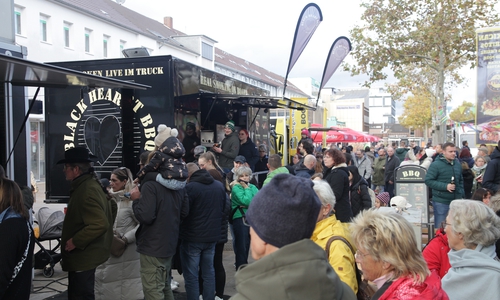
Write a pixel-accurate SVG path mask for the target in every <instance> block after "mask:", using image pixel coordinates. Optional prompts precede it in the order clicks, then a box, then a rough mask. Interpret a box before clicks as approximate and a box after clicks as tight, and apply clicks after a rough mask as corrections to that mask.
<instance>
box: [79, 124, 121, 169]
mask: <svg viewBox="0 0 500 300" xmlns="http://www.w3.org/2000/svg"><path fill="white" fill-rule="evenodd" d="M121 132H122V131H121V127H120V122H119V121H118V119H117V118H116V117H115V116H106V117H104V118H103V119H102V120H100V119H98V118H96V117H94V116H91V117H89V118H88V119H87V120H86V121H85V125H84V127H83V135H84V137H85V144H87V147H88V149H89V150H90V152H92V154H94V155H95V156H97V157H98V161H97V162H98V163H99V164H100V165H101V166H102V165H104V164H105V163H106V161H107V160H108V159H109V157H110V156H111V155H112V154H113V152H115V150H116V148H117V147H118V145H119V144H120V142H121V137H122V133H121Z"/></svg>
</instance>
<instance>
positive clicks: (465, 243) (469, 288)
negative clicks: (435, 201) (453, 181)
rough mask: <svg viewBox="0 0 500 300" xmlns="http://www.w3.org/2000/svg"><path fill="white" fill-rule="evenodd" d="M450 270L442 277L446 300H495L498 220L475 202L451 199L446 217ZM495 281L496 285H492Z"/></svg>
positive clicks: (499, 274) (499, 292)
mask: <svg viewBox="0 0 500 300" xmlns="http://www.w3.org/2000/svg"><path fill="white" fill-rule="evenodd" d="M445 231H446V236H447V237H448V244H449V245H450V248H451V250H450V252H448V257H449V258H450V264H451V268H450V270H449V271H448V273H447V274H446V275H445V276H444V277H443V281H442V283H443V289H444V290H445V291H446V292H447V293H448V295H449V296H450V299H477V297H478V296H479V295H481V299H498V297H499V296H500V285H499V284H498V283H499V282H500V262H499V260H498V257H497V255H496V253H495V242H496V240H498V239H499V238H500V217H498V216H497V215H496V214H495V212H494V211H493V210H492V209H491V208H489V207H488V206H487V205H485V204H484V203H482V202H479V201H472V200H454V201H452V202H451V204H450V210H449V212H448V216H447V217H446V228H445ZM495 282H496V283H495Z"/></svg>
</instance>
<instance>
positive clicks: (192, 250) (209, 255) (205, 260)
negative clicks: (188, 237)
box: [181, 241, 215, 300]
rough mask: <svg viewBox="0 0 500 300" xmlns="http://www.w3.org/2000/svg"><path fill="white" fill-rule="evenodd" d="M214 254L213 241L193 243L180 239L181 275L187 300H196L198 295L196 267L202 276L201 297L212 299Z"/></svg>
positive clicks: (213, 294) (213, 292)
mask: <svg viewBox="0 0 500 300" xmlns="http://www.w3.org/2000/svg"><path fill="white" fill-rule="evenodd" d="M214 255H215V242H213V243H195V242H187V241H182V243H181V262H182V272H183V273H182V275H183V276H184V283H185V287H186V295H187V300H198V299H199V297H200V288H199V286H198V284H199V283H198V268H200V269H201V273H202V277H203V299H204V300H205V299H206V300H214V298H215V271H214Z"/></svg>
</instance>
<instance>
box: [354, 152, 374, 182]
mask: <svg viewBox="0 0 500 300" xmlns="http://www.w3.org/2000/svg"><path fill="white" fill-rule="evenodd" d="M353 162H354V165H355V166H356V167H357V168H358V171H359V175H361V177H363V178H364V179H366V180H368V179H370V177H371V176H372V163H373V162H372V161H371V160H370V159H369V158H368V157H367V156H366V155H363V157H362V158H361V159H360V160H358V158H357V157H354V159H353Z"/></svg>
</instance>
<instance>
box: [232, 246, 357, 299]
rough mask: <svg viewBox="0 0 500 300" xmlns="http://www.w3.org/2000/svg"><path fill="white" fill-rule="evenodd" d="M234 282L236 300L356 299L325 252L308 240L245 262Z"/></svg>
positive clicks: (234, 297)
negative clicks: (254, 260)
mask: <svg viewBox="0 0 500 300" xmlns="http://www.w3.org/2000/svg"><path fill="white" fill-rule="evenodd" d="M235 281H236V291H237V294H236V295H234V296H233V297H231V299H233V300H243V299H247V300H250V299H259V300H276V299H280V300H299V299H300V300H302V299H308V300H319V299H332V300H341V299H342V300H355V299H356V296H355V295H354V292H353V291H352V290H351V288H349V286H347V285H346V284H345V283H343V282H342V281H341V280H340V279H339V277H338V275H337V274H336V273H335V271H334V270H333V269H332V267H331V266H330V264H329V263H328V261H327V260H326V256H325V251H324V250H323V249H321V248H320V247H319V246H318V245H316V244H315V243H314V242H313V241H311V240H308V239H304V240H301V241H298V242H295V243H293V244H289V245H286V246H284V247H282V248H280V249H279V250H278V251H276V252H274V253H271V254H269V255H266V256H264V257H262V258H261V259H259V260H258V261H256V262H253V263H251V264H249V265H243V266H242V267H241V268H240V269H239V270H238V272H236V276H235Z"/></svg>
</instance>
